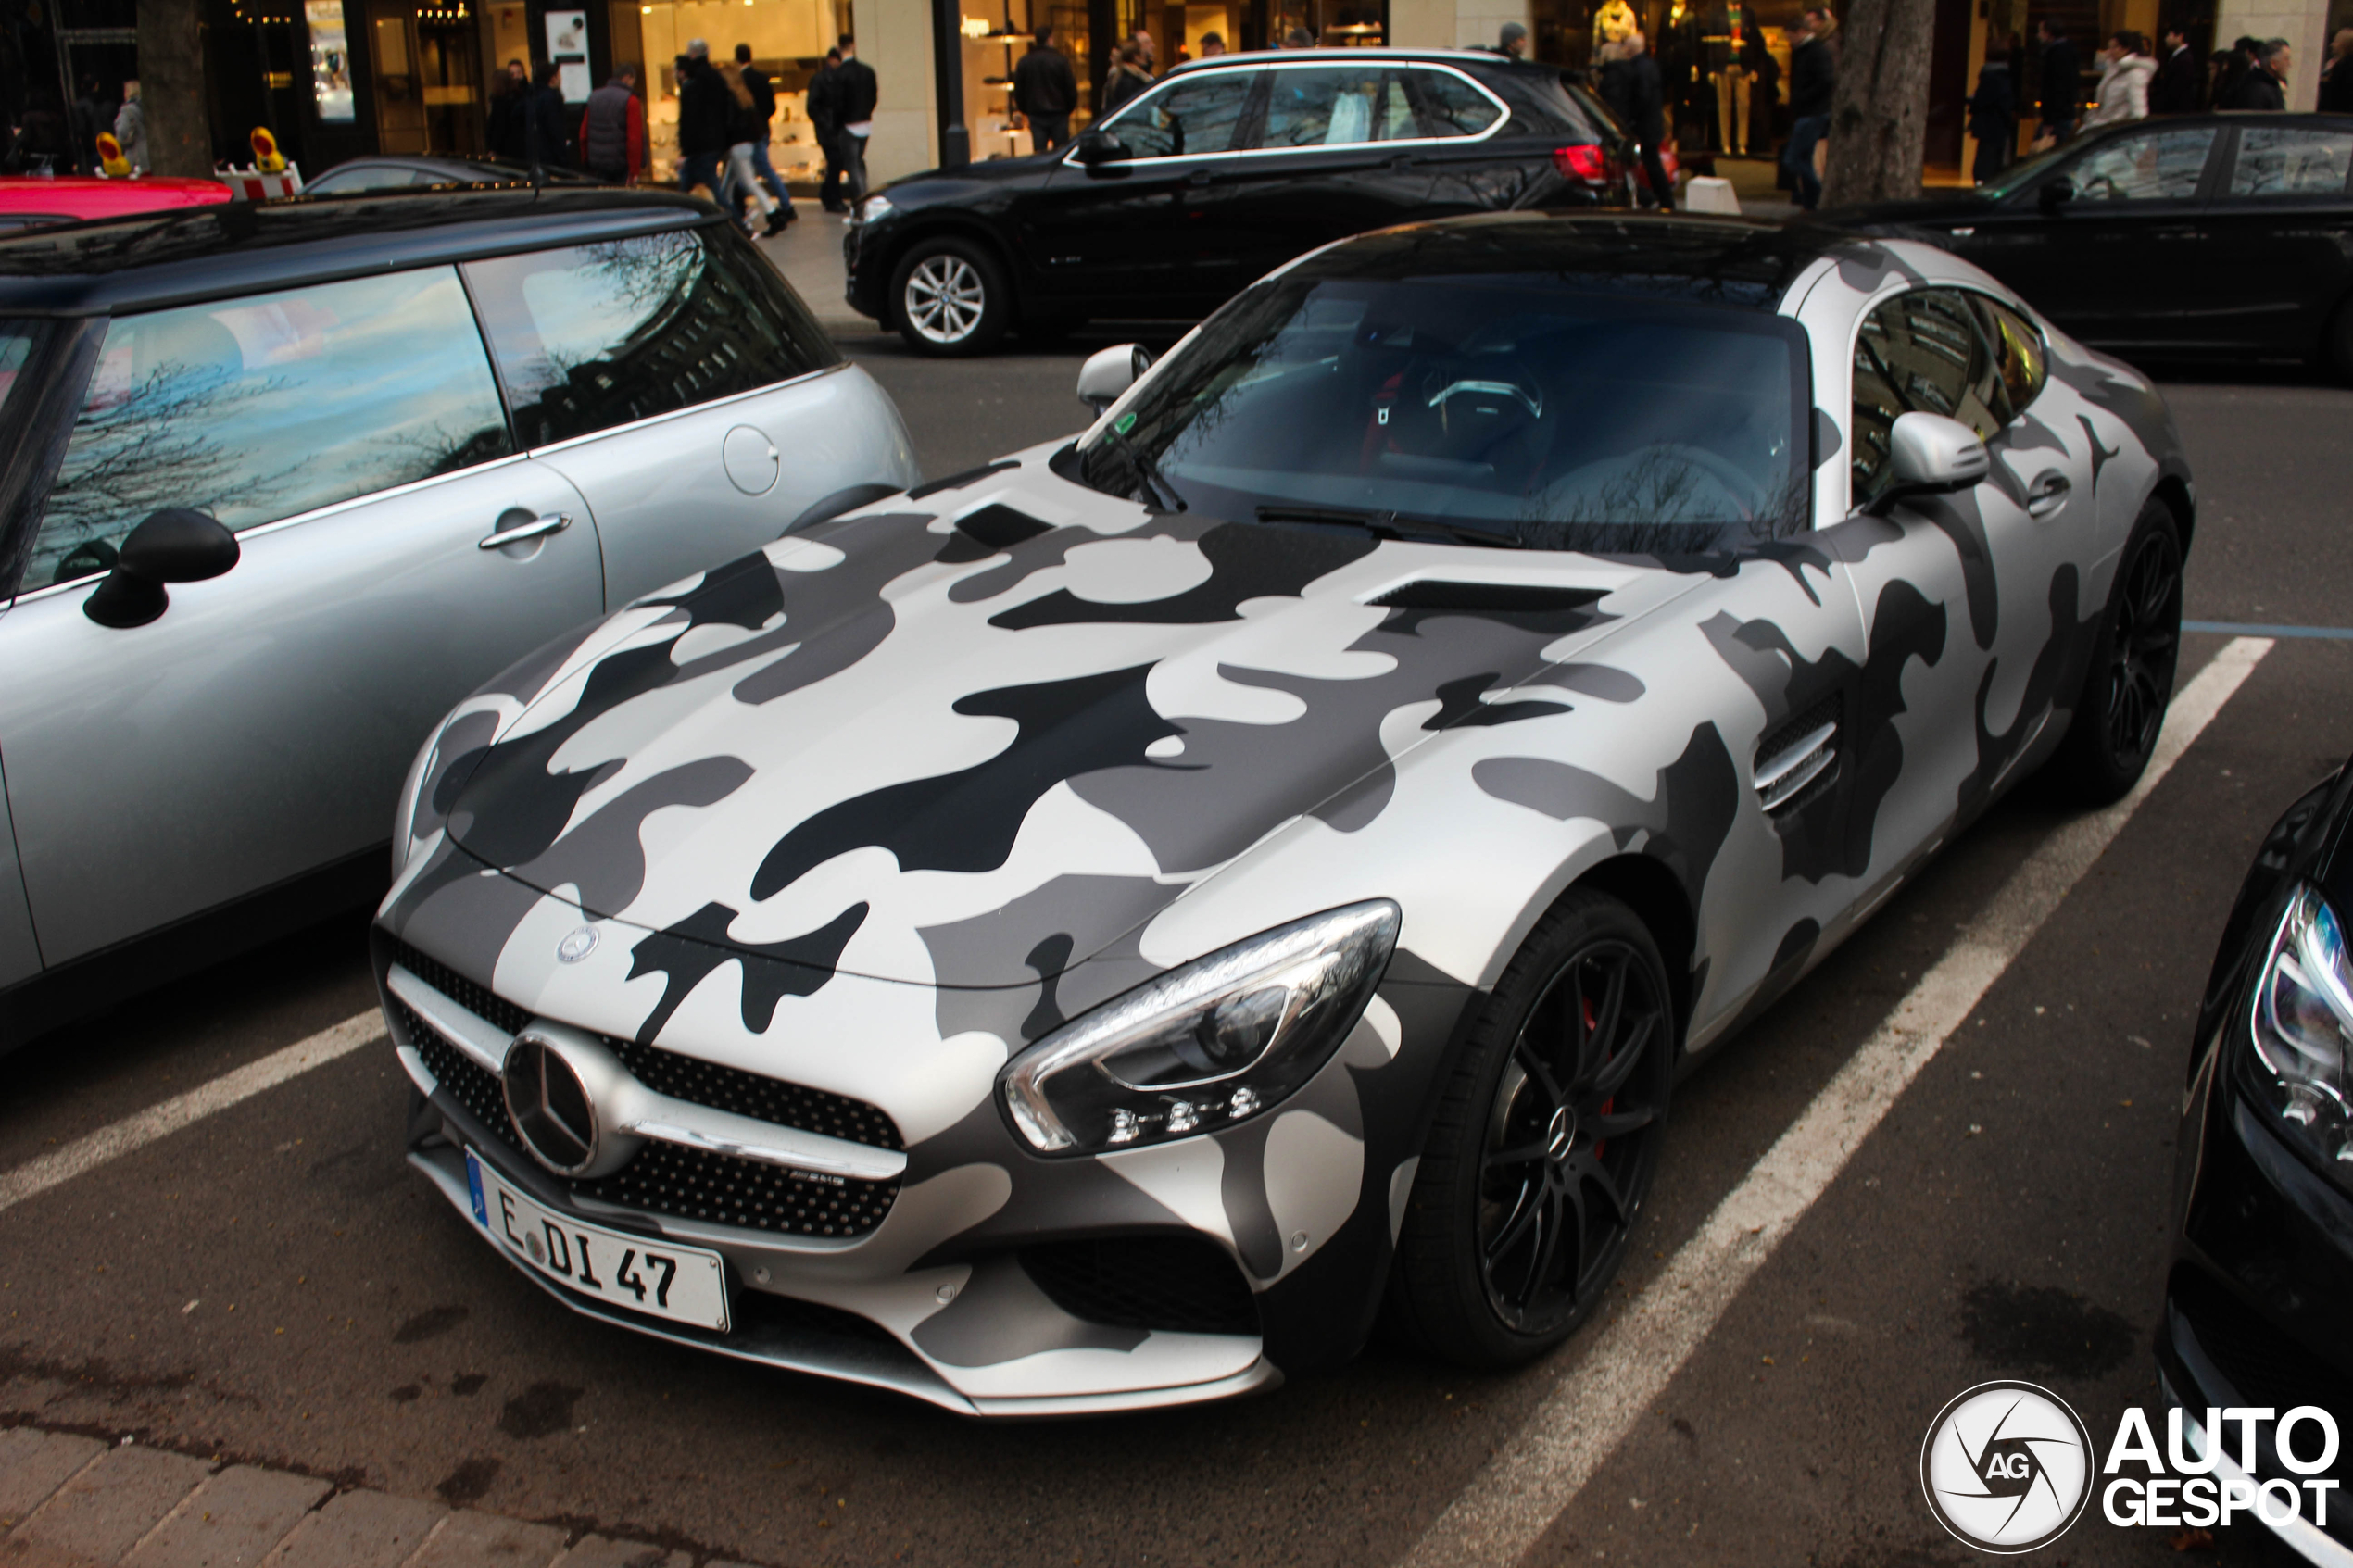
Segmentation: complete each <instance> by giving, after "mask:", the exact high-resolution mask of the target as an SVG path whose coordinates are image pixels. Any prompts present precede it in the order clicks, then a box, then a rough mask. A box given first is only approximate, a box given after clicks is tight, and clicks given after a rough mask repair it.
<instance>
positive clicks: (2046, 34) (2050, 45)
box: [2034, 19, 2083, 151]
mask: <svg viewBox="0 0 2353 1568" xmlns="http://www.w3.org/2000/svg"><path fill="white" fill-rule="evenodd" d="M2034 41H2035V42H2036V43H2037V44H2041V45H2042V46H2043V91H2042V95H2041V97H2040V98H2039V99H2038V100H2037V103H2036V107H2037V108H2038V109H2039V110H2040V112H2041V114H2042V117H2043V118H2042V123H2041V124H2040V126H2038V127H2037V128H2036V130H2035V132H2034V145H2035V148H2036V150H2037V151H2047V150H2049V149H2050V148H2052V147H2056V146H2057V145H2059V144H2061V143H2063V142H2065V141H2066V140H2067V139H2068V138H2069V137H2070V136H2072V135H2074V134H2075V119H2076V116H2077V115H2078V114H2079V113H2080V112H2081V108H2082V100H2083V68H2082V64H2081V63H2080V61H2079V59H2078V57H2077V56H2076V53H2075V41H2074V40H2073V39H2071V38H2070V37H2068V36H2067V35H2066V34H2065V33H2063V32H2060V31H2058V30H2057V29H2056V28H2054V27H2052V26H2051V24H2050V22H2049V20H2048V19H2045V20H2043V21H2038V22H2036V23H2035V24H2034Z"/></svg>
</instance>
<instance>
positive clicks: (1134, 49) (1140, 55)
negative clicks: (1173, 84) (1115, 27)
mask: <svg viewBox="0 0 2353 1568" xmlns="http://www.w3.org/2000/svg"><path fill="white" fill-rule="evenodd" d="M1151 84H1152V77H1151V72H1150V71H1148V70H1146V69H1144V51H1143V49H1142V48H1141V46H1139V44H1137V42H1136V41H1135V40H1134V39H1132V38H1130V39H1126V40H1125V41H1124V42H1122V43H1121V44H1120V45H1119V59H1118V63H1117V64H1115V65H1114V66H1113V67H1112V70H1111V79H1110V80H1109V81H1107V82H1104V83H1103V113H1104V115H1105V116H1107V117H1108V116H1110V115H1112V114H1114V113H1116V112H1118V109H1119V107H1120V106H1121V105H1123V104H1125V103H1126V102H1127V101H1128V100H1129V99H1131V98H1135V97H1138V96H1139V95H1140V94H1142V93H1143V92H1144V90H1145V89H1146V88H1148V87H1150V86H1151Z"/></svg>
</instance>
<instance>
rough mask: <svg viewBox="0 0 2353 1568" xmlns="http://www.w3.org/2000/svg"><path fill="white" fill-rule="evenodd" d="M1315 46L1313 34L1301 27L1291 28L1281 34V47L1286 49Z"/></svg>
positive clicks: (1311, 47)
mask: <svg viewBox="0 0 2353 1568" xmlns="http://www.w3.org/2000/svg"><path fill="white" fill-rule="evenodd" d="M1283 47H1284V48H1286V49H1313V48H1314V47H1315V34H1314V33H1312V32H1310V31H1307V30H1306V29H1305V28H1303V27H1295V28H1292V29H1291V30H1290V31H1289V32H1286V33H1284V34H1283Z"/></svg>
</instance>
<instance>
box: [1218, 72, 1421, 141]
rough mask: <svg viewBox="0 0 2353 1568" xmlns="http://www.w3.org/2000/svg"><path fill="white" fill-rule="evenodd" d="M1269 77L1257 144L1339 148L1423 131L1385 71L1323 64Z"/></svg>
mask: <svg viewBox="0 0 2353 1568" xmlns="http://www.w3.org/2000/svg"><path fill="white" fill-rule="evenodd" d="M1271 74H1272V78H1273V80H1272V81H1271V82H1270V83H1269V86H1268V91H1267V97H1266V132H1265V136H1264V137H1263V138H1262V139H1261V141H1260V145H1261V146H1267V147H1344V146H1354V145H1358V144H1362V143H1365V142H1394V141H1401V140H1404V139H1406V138H1410V137H1416V136H1420V135H1422V134H1423V133H1424V132H1423V131H1422V129H1421V125H1420V121H1419V119H1418V118H1417V117H1416V115H1415V114H1414V112H1413V108H1412V102H1411V100H1410V99H1409V98H1408V97H1407V95H1406V94H1405V92H1404V89H1403V84H1402V83H1400V82H1398V81H1397V73H1396V72H1395V71H1393V70H1390V69H1387V68H1386V67H1382V66H1325V67H1315V68H1310V69H1301V70H1277V71H1275V72H1273V73H1271ZM1433 74H1435V73H1433Z"/></svg>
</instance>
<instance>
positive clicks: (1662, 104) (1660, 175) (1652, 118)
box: [1625, 32, 1675, 212]
mask: <svg viewBox="0 0 2353 1568" xmlns="http://www.w3.org/2000/svg"><path fill="white" fill-rule="evenodd" d="M1625 48H1626V69H1627V74H1628V76H1629V78H1630V82H1629V90H1628V92H1627V100H1628V107H1629V108H1631V109H1632V110H1633V117H1632V119H1629V121H1628V122H1627V124H1628V129H1629V130H1631V131H1632V132H1634V135H1635V138H1636V139H1637V140H1638V141H1640V142H1641V143H1642V174H1643V177H1644V178H1646V179H1647V180H1649V181H1650V186H1651V194H1652V195H1653V196H1654V197H1655V198H1656V199H1657V202H1658V205H1659V207H1660V209H1661V210H1662V211H1666V212H1672V211H1674V210H1675V185H1674V182H1672V181H1670V180H1668V179H1667V165H1666V164H1665V163H1664V162H1663V161H1661V160H1660V158H1659V156H1658V149H1659V146H1660V145H1661V144H1663V143H1664V142H1665V141H1666V140H1667V90H1666V86H1665V84H1664V83H1663V82H1661V81H1660V80H1659V74H1658V60H1657V58H1656V56H1653V55H1652V54H1651V44H1650V40H1649V39H1647V38H1645V37H1643V36H1642V34H1641V33H1639V32H1635V33H1629V34H1628V35H1627V39H1626V44H1625ZM1643 205H1645V206H1648V205H1649V204H1648V203H1644V204H1643Z"/></svg>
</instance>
